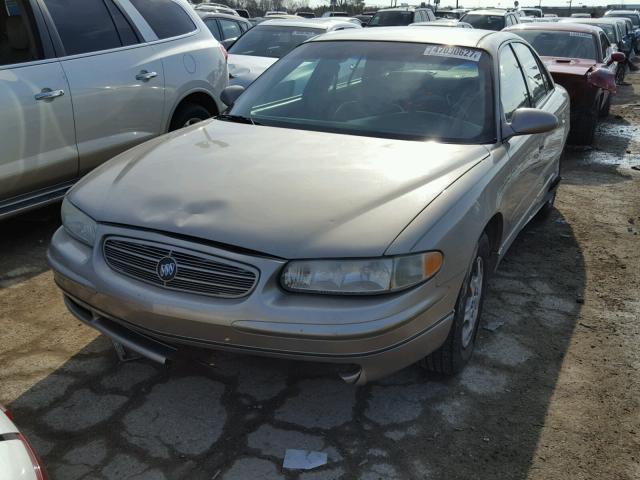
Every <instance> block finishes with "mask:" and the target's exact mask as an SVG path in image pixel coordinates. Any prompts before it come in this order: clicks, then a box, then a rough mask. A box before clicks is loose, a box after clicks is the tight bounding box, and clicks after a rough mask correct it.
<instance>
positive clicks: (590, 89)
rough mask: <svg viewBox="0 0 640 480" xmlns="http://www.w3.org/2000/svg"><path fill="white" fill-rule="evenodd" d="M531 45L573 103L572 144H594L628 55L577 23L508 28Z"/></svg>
mask: <svg viewBox="0 0 640 480" xmlns="http://www.w3.org/2000/svg"><path fill="white" fill-rule="evenodd" d="M505 31H507V32H512V33H515V34H517V35H519V36H521V37H522V38H523V39H524V40H526V41H527V42H529V43H530V44H531V46H533V48H534V49H535V50H536V51H537V52H538V55H540V57H541V58H542V61H543V62H544V63H545V65H546V66H547V69H548V70H549V72H550V73H551V75H552V76H553V79H554V80H555V81H556V83H559V84H560V85H562V86H563V87H564V88H566V89H567V91H568V92H569V97H570V99H571V131H570V134H569V140H570V141H571V142H572V143H577V144H583V145H585V144H586V145H589V144H591V143H592V142H593V136H594V134H595V130H596V126H597V124H598V117H605V116H607V115H608V114H609V108H610V107H611V99H612V95H613V94H614V93H615V91H616V74H617V69H618V62H624V60H625V55H624V53H622V52H618V51H616V49H615V48H614V47H613V46H612V44H611V43H610V42H609V40H608V38H607V36H606V34H605V32H604V31H603V30H602V29H601V28H600V27H596V26H593V25H583V24H577V23H527V24H521V25H516V26H513V27H509V28H506V29H505Z"/></svg>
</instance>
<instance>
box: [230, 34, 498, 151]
mask: <svg viewBox="0 0 640 480" xmlns="http://www.w3.org/2000/svg"><path fill="white" fill-rule="evenodd" d="M490 71H491V60H490V57H489V56H488V54H486V53H484V52H482V51H481V50H476V49H471V48H461V47H454V46H441V45H427V44H419V43H400V42H364V41H350V42H347V41H345V42H329V41H324V42H311V43H308V44H306V45H302V46H300V47H299V48H297V49H296V50H294V51H293V52H291V54H289V55H287V56H286V57H285V58H283V59H282V60H280V61H279V62H278V63H276V64H275V65H274V66H273V67H271V68H270V69H269V70H267V72H265V73H264V74H263V75H262V76H261V77H260V78H258V80H256V82H255V83H254V84H253V85H251V86H250V87H249V88H248V89H247V91H246V92H245V93H244V94H243V95H242V96H241V97H240V98H238V100H237V101H236V103H235V104H234V106H233V108H232V109H231V111H230V112H229V115H228V116H227V119H230V120H233V119H234V117H235V118H237V119H239V120H242V121H245V122H249V121H250V122H254V123H256V124H261V125H269V126H276V127H286V128H296V129H302V130H315V131H323V132H335V133H345V134H352V135H364V136H371V137H384V138H400V139H407V140H423V139H437V140H440V141H443V142H447V143H489V142H492V141H494V139H495V125H494V121H493V118H494V117H493V95H492V86H491V75H490Z"/></svg>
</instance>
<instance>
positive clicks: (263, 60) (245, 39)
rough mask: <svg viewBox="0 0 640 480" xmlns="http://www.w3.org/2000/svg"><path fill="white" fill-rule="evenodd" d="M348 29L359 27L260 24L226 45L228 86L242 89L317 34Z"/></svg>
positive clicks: (331, 22) (326, 22) (312, 22)
mask: <svg viewBox="0 0 640 480" xmlns="http://www.w3.org/2000/svg"><path fill="white" fill-rule="evenodd" d="M349 28H361V27H360V26H359V25H355V24H354V23H351V22H345V21H343V20H342V19H338V18H336V19H319V18H317V19H301V18H298V19H294V20H268V21H266V22H262V23H260V24H259V25H257V26H255V27H253V28H252V29H251V30H249V31H248V32H247V33H246V34H245V35H243V36H242V37H240V38H239V39H238V40H237V41H236V42H235V43H231V45H230V46H229V48H228V50H229V84H230V85H242V86H245V87H246V86H247V85H249V84H250V83H252V82H253V81H254V80H255V79H256V78H258V77H259V76H260V75H261V74H262V72H264V71H265V70H266V69H267V68H269V67H270V66H271V65H273V64H274V63H275V62H276V61H277V60H278V59H279V58H280V57H282V56H284V55H286V54H287V53H289V52H290V51H291V50H293V49H294V48H295V47H297V46H298V45H300V44H301V43H302V42H304V41H306V40H308V39H310V38H312V37H315V36H316V35H320V34H321V33H326V32H332V31H335V30H344V29H349ZM223 45H225V44H224V43H223Z"/></svg>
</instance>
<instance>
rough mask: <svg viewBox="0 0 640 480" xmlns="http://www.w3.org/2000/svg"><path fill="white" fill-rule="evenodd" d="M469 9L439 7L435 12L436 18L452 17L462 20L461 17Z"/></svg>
mask: <svg viewBox="0 0 640 480" xmlns="http://www.w3.org/2000/svg"><path fill="white" fill-rule="evenodd" d="M468 11H469V9H468V8H442V9H441V8H439V9H437V10H436V11H435V12H433V13H434V15H435V16H436V18H451V19H457V20H460V18H461V17H462V16H463V15H464V14H465V13H467V12H468Z"/></svg>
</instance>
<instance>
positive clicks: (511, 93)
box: [500, 46, 529, 122]
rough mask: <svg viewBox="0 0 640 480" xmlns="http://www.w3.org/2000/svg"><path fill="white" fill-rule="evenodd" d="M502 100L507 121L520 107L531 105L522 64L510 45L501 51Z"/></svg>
mask: <svg viewBox="0 0 640 480" xmlns="http://www.w3.org/2000/svg"><path fill="white" fill-rule="evenodd" d="M500 100H501V101H502V110H503V111H504V116H505V119H506V120H507V122H510V121H511V117H512V116H513V112H515V111H516V110H517V109H518V108H521V107H528V106H529V95H528V93H527V86H526V84H525V83H524V78H523V77H522V72H521V71H520V64H519V63H518V60H516V57H515V55H514V54H513V51H512V50H511V48H510V47H508V46H507V47H505V48H503V49H502V50H501V51H500Z"/></svg>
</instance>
